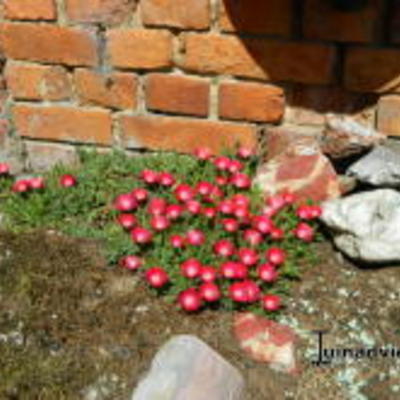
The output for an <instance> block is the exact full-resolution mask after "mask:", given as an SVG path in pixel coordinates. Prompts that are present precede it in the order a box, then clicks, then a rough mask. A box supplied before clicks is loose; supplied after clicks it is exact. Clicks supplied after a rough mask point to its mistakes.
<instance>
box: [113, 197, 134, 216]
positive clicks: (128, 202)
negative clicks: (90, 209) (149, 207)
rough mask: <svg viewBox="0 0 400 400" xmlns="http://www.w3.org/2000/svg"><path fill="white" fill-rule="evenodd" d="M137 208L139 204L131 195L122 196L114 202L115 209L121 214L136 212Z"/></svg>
mask: <svg viewBox="0 0 400 400" xmlns="http://www.w3.org/2000/svg"><path fill="white" fill-rule="evenodd" d="M137 207H138V202H137V200H136V199H135V198H134V197H133V196H132V194H131V193H125V194H120V195H119V196H117V197H116V198H115V200H114V208H115V209H116V210H118V211H121V212H129V211H134V210H136V208H137Z"/></svg>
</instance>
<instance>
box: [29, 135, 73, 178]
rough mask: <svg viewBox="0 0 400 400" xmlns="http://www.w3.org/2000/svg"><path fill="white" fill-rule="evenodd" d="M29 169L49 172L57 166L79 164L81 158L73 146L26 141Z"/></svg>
mask: <svg viewBox="0 0 400 400" xmlns="http://www.w3.org/2000/svg"><path fill="white" fill-rule="evenodd" d="M24 147H25V152H26V155H27V162H28V164H29V167H30V168H31V169H32V170H34V171H45V170H49V169H51V168H52V167H54V166H55V165H57V164H68V165H69V164H77V163H78V160H79V157H78V155H77V152H76V149H75V148H74V147H73V146H69V145H65V144H53V143H42V142H37V141H34V142H32V141H29V140H25V142H24Z"/></svg>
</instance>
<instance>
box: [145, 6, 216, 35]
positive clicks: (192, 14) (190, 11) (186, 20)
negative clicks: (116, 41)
mask: <svg viewBox="0 0 400 400" xmlns="http://www.w3.org/2000/svg"><path fill="white" fill-rule="evenodd" d="M141 7H142V19H143V23H144V24H145V25H148V26H170V27H174V28H181V29H207V28H208V27H209V26H210V5H209V0H142V4H141Z"/></svg>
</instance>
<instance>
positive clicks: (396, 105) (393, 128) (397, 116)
mask: <svg viewBox="0 0 400 400" xmlns="http://www.w3.org/2000/svg"><path fill="white" fill-rule="evenodd" d="M377 115H378V130H379V131H380V132H382V133H384V134H386V135H388V136H400V96H396V95H390V96H384V97H381V98H380V100H379V103H378V113H377Z"/></svg>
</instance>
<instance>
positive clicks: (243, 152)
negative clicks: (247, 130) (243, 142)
mask: <svg viewBox="0 0 400 400" xmlns="http://www.w3.org/2000/svg"><path fill="white" fill-rule="evenodd" d="M253 154H254V152H253V150H252V149H250V148H249V147H244V146H242V147H240V148H239V150H238V151H237V156H238V157H240V158H242V159H244V160H246V159H248V158H250V157H251V156H252V155H253Z"/></svg>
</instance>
